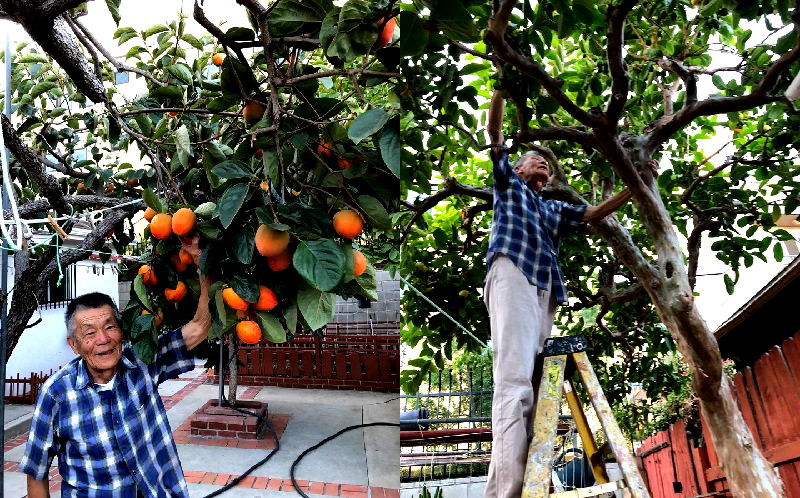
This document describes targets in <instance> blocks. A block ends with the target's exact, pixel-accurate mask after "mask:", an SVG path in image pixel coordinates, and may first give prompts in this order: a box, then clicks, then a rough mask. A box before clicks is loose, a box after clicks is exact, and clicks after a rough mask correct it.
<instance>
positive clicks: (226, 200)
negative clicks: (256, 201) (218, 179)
mask: <svg viewBox="0 0 800 498" xmlns="http://www.w3.org/2000/svg"><path fill="white" fill-rule="evenodd" d="M249 190H250V187H249V186H248V185H247V184H246V183H237V184H236V185H232V186H231V187H229V188H228V189H227V190H225V193H223V194H222V197H221V198H220V200H219V203H217V212H218V213H219V221H220V222H222V226H223V227H224V228H228V227H229V226H230V225H231V223H232V222H233V218H234V217H235V216H236V214H237V213H238V212H239V209H241V207H242V204H244V200H245V198H246V197H247V194H248V192H249Z"/></svg>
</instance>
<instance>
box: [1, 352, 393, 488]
mask: <svg viewBox="0 0 800 498" xmlns="http://www.w3.org/2000/svg"><path fill="white" fill-rule="evenodd" d="M205 382H206V376H205V369H201V368H198V369H195V370H194V371H192V372H189V373H188V374H186V375H183V376H181V378H179V379H176V380H171V381H167V382H165V383H164V384H162V385H161V386H160V388H159V392H160V393H161V397H162V399H163V400H164V405H165V407H166V408H167V416H168V418H169V422H170V426H171V427H172V429H173V431H176V429H178V427H180V426H181V424H183V422H184V421H186V420H187V418H188V417H189V416H190V415H191V414H192V413H194V411H195V410H197V409H198V408H199V407H200V406H201V405H203V403H205V402H206V401H208V400H209V399H212V398H216V397H217V392H218V387H217V386H216V385H211V384H206V383H205ZM239 396H240V398H242V399H255V400H257V401H263V402H267V403H268V404H269V412H270V418H271V419H273V418H275V417H278V418H280V417H281V416H283V418H284V420H285V419H287V418H288V422H287V423H286V427H285V429H284V430H283V432H282V435H281V436H280V450H279V451H278V452H277V453H276V454H275V456H273V457H272V459H271V460H270V461H269V462H267V463H266V464H264V465H263V466H261V467H259V468H257V469H256V470H254V471H253V472H252V473H251V474H250V475H249V476H248V477H247V478H245V479H244V480H243V481H242V482H241V483H239V485H238V486H237V487H236V489H232V490H230V491H227V492H226V493H225V494H223V495H222V496H231V497H237V498H238V497H280V498H287V497H291V496H297V492H296V491H295V490H294V488H293V487H292V484H291V480H290V478H289V470H290V467H291V465H292V462H293V461H294V460H295V459H296V458H297V456H298V455H299V454H300V453H301V452H303V451H304V450H305V449H306V448H308V447H310V446H312V445H314V444H316V443H317V442H319V441H320V440H322V439H323V438H325V437H327V436H330V435H333V434H334V433H336V432H338V431H339V430H341V429H343V428H344V427H346V426H349V425H356V424H362V423H369V422H394V423H396V422H397V417H398V413H399V401H398V400H397V399H396V398H397V395H396V394H382V393H368V392H355V391H329V390H319V389H286V388H275V387H264V388H251V387H240V388H239ZM267 437H270V436H267ZM26 440H27V432H25V433H23V434H22V435H20V436H18V437H17V438H14V439H12V440H10V441H6V444H5V465H4V470H5V472H4V483H3V485H4V492H5V494H4V496H5V498H19V497H22V496H25V492H26V491H25V481H26V476H25V474H22V473H20V472H19V471H17V463H18V462H19V460H20V458H21V456H22V453H23V451H24V449H25V444H24V443H25V441H26ZM188 441H191V442H188ZM195 441H196V438H189V439H185V438H179V437H177V436H176V442H177V443H178V455H179V457H180V459H181V463H182V466H183V470H184V475H185V476H186V480H187V482H188V483H189V492H190V494H191V496H192V497H203V496H206V495H207V494H209V493H211V492H213V491H215V490H218V489H220V488H221V487H222V486H224V485H225V484H226V483H228V482H231V481H232V480H233V479H235V478H236V477H238V476H239V475H240V474H242V473H243V472H244V471H245V470H246V469H248V468H249V467H250V466H252V465H253V464H255V463H256V462H258V461H259V460H261V459H262V458H264V457H265V456H266V455H267V454H268V450H264V449H259V448H243V447H242V446H241V445H240V444H236V442H234V441H222V442H220V441H217V442H214V443H212V444H213V446H211V445H201V444H195ZM210 441H212V440H209V442H210ZM399 454H400V439H399V434H398V429H397V428H396V427H391V428H389V427H376V428H366V429H357V430H353V431H350V432H348V433H345V434H344V435H342V436H340V437H339V438H337V439H335V440H333V441H331V442H329V443H328V444H326V445H324V446H322V447H321V448H319V449H318V450H316V451H314V452H313V453H311V454H309V455H308V456H306V457H305V458H304V459H303V460H302V462H301V463H300V465H299V466H298V467H297V471H296V477H297V479H298V484H300V486H301V487H302V489H303V491H304V492H305V493H306V494H308V495H309V496H312V497H321V496H351V497H364V498H367V497H380V498H383V497H387V498H388V497H393V498H394V497H399V495H400V493H399V488H400V479H399V466H400V462H399ZM53 463H54V464H56V463H57V462H56V461H55V460H54V462H53ZM50 475H51V493H52V496H60V493H59V492H58V490H59V489H60V486H61V483H60V477H59V476H58V470H57V468H56V467H53V468H51V473H50Z"/></svg>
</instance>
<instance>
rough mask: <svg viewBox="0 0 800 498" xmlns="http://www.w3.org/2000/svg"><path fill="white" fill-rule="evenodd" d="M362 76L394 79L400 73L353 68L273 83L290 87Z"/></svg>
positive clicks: (277, 79) (278, 79)
mask: <svg viewBox="0 0 800 498" xmlns="http://www.w3.org/2000/svg"><path fill="white" fill-rule="evenodd" d="M357 74H363V75H365V76H381V77H384V78H395V77H397V76H400V73H388V72H384V71H372V70H369V69H363V68H355V69H341V70H339V71H322V72H319V73H313V74H304V75H303V76H297V77H296V78H276V79H275V80H276V81H275V83H276V84H277V85H279V86H292V85H296V84H297V83H301V82H303V81H308V80H314V79H319V78H327V77H328V76H354V75H357Z"/></svg>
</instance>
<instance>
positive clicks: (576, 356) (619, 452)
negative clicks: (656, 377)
mask: <svg viewBox="0 0 800 498" xmlns="http://www.w3.org/2000/svg"><path fill="white" fill-rule="evenodd" d="M572 359H573V360H574V361H575V368H576V369H577V370H578V375H580V378H581V380H582V381H583V385H584V386H586V391H587V393H588V394H589V398H590V400H591V402H592V406H593V407H594V410H595V412H597V417H598V418H599V419H600V423H601V424H602V426H603V431H604V432H605V434H606V439H607V441H608V444H609V445H610V446H611V449H612V451H613V452H614V456H615V457H616V458H617V462H618V463H619V466H620V470H621V471H622V476H623V477H624V479H625V482H626V484H627V485H628V490H629V491H630V493H631V496H632V497H633V498H650V493H648V491H647V486H645V484H644V480H642V476H641V475H640V474H639V469H638V468H637V467H636V462H634V461H633V456H631V452H630V451H629V450H628V446H627V442H626V441H625V438H624V437H623V436H622V431H620V429H619V426H618V425H617V421H616V420H615V419H614V414H613V413H612V412H611V407H610V406H609V404H608V400H606V396H605V394H603V390H602V389H601V388H600V384H599V382H598V381H597V376H596V375H595V373H594V369H593V368H592V365H591V364H590V363H589V359H588V358H587V356H586V352H580V353H573V354H572Z"/></svg>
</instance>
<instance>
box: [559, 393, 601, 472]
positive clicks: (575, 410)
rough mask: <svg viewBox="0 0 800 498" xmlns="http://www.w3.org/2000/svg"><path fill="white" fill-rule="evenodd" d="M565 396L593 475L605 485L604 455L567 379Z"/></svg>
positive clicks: (576, 394)
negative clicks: (598, 447)
mask: <svg viewBox="0 0 800 498" xmlns="http://www.w3.org/2000/svg"><path fill="white" fill-rule="evenodd" d="M564 395H565V397H566V398H567V404H568V405H569V411H570V412H571V413H572V418H573V419H574V420H575V427H576V428H577V429H578V434H579V435H580V436H581V441H582V442H583V450H584V451H585V452H586V456H587V457H588V459H589V463H590V464H591V465H592V474H594V479H595V481H597V484H605V483H607V482H608V481H609V479H608V474H607V473H606V466H605V465H604V464H603V455H602V454H600V451H599V450H598V449H597V442H596V441H595V440H594V436H593V435H592V430H591V429H590V428H589V422H588V421H587V420H586V414H585V413H583V405H582V404H581V401H580V399H578V393H576V392H575V386H574V385H573V383H572V379H567V380H566V381H565V382H564Z"/></svg>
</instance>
